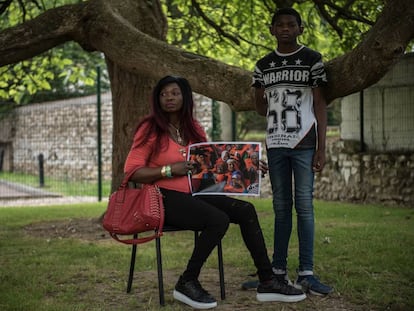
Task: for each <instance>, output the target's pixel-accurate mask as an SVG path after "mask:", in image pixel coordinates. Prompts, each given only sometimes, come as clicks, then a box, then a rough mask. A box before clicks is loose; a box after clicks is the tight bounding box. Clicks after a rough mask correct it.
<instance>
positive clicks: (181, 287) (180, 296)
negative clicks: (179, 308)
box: [173, 277, 217, 309]
mask: <svg viewBox="0 0 414 311" xmlns="http://www.w3.org/2000/svg"><path fill="white" fill-rule="evenodd" d="M173 297H174V299H176V300H178V301H181V302H183V303H185V304H187V305H189V306H191V307H193V308H194V309H211V308H215V307H217V301H216V299H214V297H213V296H211V295H210V294H209V293H208V292H207V291H206V290H205V289H204V288H202V287H201V284H200V282H199V281H198V280H189V281H183V279H182V278H181V277H180V279H179V280H178V282H177V284H176V285H175V289H174V292H173Z"/></svg>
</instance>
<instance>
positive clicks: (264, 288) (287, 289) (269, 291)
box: [256, 277, 306, 302]
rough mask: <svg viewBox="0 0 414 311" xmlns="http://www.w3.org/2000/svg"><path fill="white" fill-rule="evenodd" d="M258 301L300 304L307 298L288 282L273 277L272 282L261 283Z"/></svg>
mask: <svg viewBox="0 0 414 311" xmlns="http://www.w3.org/2000/svg"><path fill="white" fill-rule="evenodd" d="M256 298H257V300H258V301H262V302H264V301H280V302H298V301H302V300H303V299H305V298H306V295H305V294H304V293H303V292H302V291H301V290H300V289H297V288H295V287H293V286H292V285H289V284H288V282H286V280H284V278H283V279H280V278H277V277H273V278H272V280H270V281H267V282H263V283H260V284H259V286H258V287H257V296H256Z"/></svg>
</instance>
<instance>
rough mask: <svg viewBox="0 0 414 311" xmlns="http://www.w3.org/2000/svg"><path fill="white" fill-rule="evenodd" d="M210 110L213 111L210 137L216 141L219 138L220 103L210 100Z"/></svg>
mask: <svg viewBox="0 0 414 311" xmlns="http://www.w3.org/2000/svg"><path fill="white" fill-rule="evenodd" d="M212 112H213V122H212V123H213V128H212V129H211V133H210V136H211V139H212V140H213V141H218V140H220V138H221V125H220V122H221V118H220V104H219V103H218V102H217V101H215V100H213V102H212Z"/></svg>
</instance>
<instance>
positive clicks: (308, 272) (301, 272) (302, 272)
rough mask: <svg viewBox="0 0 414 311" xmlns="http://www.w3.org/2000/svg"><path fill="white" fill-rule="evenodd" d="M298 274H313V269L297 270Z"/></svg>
mask: <svg viewBox="0 0 414 311" xmlns="http://www.w3.org/2000/svg"><path fill="white" fill-rule="evenodd" d="M298 275H299V276H306V275H313V271H312V270H303V271H299V272H298Z"/></svg>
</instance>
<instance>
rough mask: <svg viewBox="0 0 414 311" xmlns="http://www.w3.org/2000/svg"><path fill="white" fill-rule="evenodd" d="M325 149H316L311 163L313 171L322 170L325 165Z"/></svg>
mask: <svg viewBox="0 0 414 311" xmlns="http://www.w3.org/2000/svg"><path fill="white" fill-rule="evenodd" d="M325 161H326V157H325V151H321V150H316V152H315V155H314V157H313V164H312V169H313V171H314V172H322V170H323V168H324V166H325Z"/></svg>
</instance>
